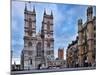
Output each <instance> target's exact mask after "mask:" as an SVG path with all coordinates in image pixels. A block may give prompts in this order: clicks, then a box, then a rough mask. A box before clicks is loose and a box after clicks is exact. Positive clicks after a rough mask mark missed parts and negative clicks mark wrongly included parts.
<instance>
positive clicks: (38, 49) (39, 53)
mask: <svg viewBox="0 0 100 75" xmlns="http://www.w3.org/2000/svg"><path fill="white" fill-rule="evenodd" d="M41 50H42V49H41V42H39V43H38V44H37V56H41V52H42V51H41Z"/></svg>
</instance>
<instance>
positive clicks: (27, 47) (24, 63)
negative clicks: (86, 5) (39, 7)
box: [21, 6, 54, 70]
mask: <svg viewBox="0 0 100 75" xmlns="http://www.w3.org/2000/svg"><path fill="white" fill-rule="evenodd" d="M37 20H38V19H37ZM24 23H25V24H24V48H23V50H22V54H21V67H22V69H25V70H27V69H38V68H40V67H41V65H44V67H48V66H49V62H52V61H53V60H54V38H53V13H52V12H51V14H50V15H48V14H47V13H46V11H45V10H44V14H43V21H42V23H41V24H42V26H41V31H40V32H38V33H36V11H35V8H33V11H31V10H28V9H27V6H25V10H24Z"/></svg>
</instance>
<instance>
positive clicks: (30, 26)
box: [29, 18, 32, 36]
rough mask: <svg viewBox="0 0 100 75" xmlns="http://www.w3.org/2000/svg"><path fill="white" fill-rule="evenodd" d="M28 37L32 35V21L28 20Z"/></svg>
mask: <svg viewBox="0 0 100 75" xmlns="http://www.w3.org/2000/svg"><path fill="white" fill-rule="evenodd" d="M29 35H30V36H31V35H32V20H31V18H29Z"/></svg>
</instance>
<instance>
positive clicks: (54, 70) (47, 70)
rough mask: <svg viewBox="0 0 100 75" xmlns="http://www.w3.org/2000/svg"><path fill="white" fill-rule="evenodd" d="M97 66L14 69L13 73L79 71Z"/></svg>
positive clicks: (13, 74) (14, 74) (12, 74)
mask: <svg viewBox="0 0 100 75" xmlns="http://www.w3.org/2000/svg"><path fill="white" fill-rule="evenodd" d="M94 69H96V67H82V68H62V69H45V70H44V69H41V70H28V71H12V72H11V75H16V74H31V73H46V72H62V71H79V70H94Z"/></svg>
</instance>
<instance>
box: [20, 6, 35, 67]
mask: <svg viewBox="0 0 100 75" xmlns="http://www.w3.org/2000/svg"><path fill="white" fill-rule="evenodd" d="M24 23H25V24H24V49H23V51H22V57H21V63H22V68H24V69H34V68H35V55H36V51H35V50H36V49H35V45H36V44H35V42H36V38H35V36H36V13H35V8H34V9H33V11H31V10H27V6H26V5H25V10H24Z"/></svg>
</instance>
